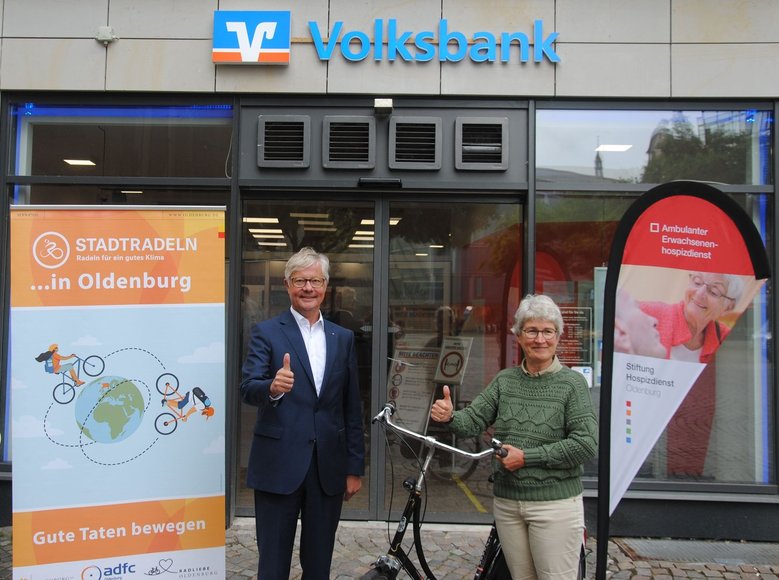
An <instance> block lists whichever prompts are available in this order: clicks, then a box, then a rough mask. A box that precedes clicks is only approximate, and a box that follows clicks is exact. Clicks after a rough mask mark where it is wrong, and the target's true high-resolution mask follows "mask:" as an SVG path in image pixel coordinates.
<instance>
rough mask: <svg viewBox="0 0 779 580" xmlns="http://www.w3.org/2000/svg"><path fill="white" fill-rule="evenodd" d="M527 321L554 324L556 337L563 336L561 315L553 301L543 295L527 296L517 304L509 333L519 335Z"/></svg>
mask: <svg viewBox="0 0 779 580" xmlns="http://www.w3.org/2000/svg"><path fill="white" fill-rule="evenodd" d="M528 320H543V321H546V322H551V323H552V324H554V326H555V329H556V330H557V335H558V336H562V334H563V314H562V312H560V307H559V306H557V304H555V303H554V300H552V299H551V298H549V296H545V295H544V294H528V295H527V296H525V297H524V298H523V299H522V301H521V302H520V303H519V308H517V311H516V313H515V314H514V326H512V327H511V332H513V333H514V334H516V335H519V333H520V331H521V330H522V327H523V326H524V325H525V322H527V321H528Z"/></svg>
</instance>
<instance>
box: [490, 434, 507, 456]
mask: <svg viewBox="0 0 779 580" xmlns="http://www.w3.org/2000/svg"><path fill="white" fill-rule="evenodd" d="M490 446H491V447H492V448H493V449H494V450H495V455H497V456H498V457H506V456H507V455H508V454H509V452H508V451H507V450H506V449H503V443H502V442H501V441H499V440H498V439H495V438H494V437H493V438H492V441H490Z"/></svg>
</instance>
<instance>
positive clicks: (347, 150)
mask: <svg viewBox="0 0 779 580" xmlns="http://www.w3.org/2000/svg"><path fill="white" fill-rule="evenodd" d="M322 159H323V160H322V165H323V166H324V167H326V168H328V169H333V168H338V169H372V168H373V167H374V166H375V164H376V122H375V121H374V119H373V117H354V116H349V117H345V116H332V117H325V118H324V131H323V134H322Z"/></svg>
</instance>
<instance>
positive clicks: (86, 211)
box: [10, 206, 225, 580]
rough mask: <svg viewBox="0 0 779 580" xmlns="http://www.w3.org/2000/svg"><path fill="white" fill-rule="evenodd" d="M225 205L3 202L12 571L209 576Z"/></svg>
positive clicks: (220, 444) (214, 573)
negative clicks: (6, 213) (7, 234)
mask: <svg viewBox="0 0 779 580" xmlns="http://www.w3.org/2000/svg"><path fill="white" fill-rule="evenodd" d="M224 215H225V212H224V208H221V207H219V208H213V207H206V208H199V207H198V208H194V207H165V208H159V207H146V206H122V207H105V206H100V207H68V206H57V207H48V206H47V207H40V206H34V207H31V206H24V207H12V211H11V324H10V351H11V353H10V364H11V367H10V368H11V409H12V419H13V431H12V445H11V453H12V461H13V467H14V470H13V528H14V529H13V566H14V572H13V575H14V578H15V579H20V580H21V579H25V578H36V579H43V580H45V579H47V578H49V579H53V578H106V577H112V578H113V577H116V578H119V577H123V578H127V577H135V576H138V577H143V576H157V575H160V574H167V575H170V574H174V575H176V576H177V577H187V578H193V577H198V578H201V577H216V578H223V577H224V575H225V552H224V539H225V535H224V521H225V505H224V486H225V476H224V466H225V437H224V433H225V420H224V417H225V379H224V377H225V372H224V370H225V366H224V364H225V353H224V351H225V304H224V300H225V229H224V222H225V220H224Z"/></svg>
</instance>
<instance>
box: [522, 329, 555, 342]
mask: <svg viewBox="0 0 779 580" xmlns="http://www.w3.org/2000/svg"><path fill="white" fill-rule="evenodd" d="M522 334H524V335H525V336H526V337H528V338H531V339H536V338H538V335H539V334H540V335H541V336H543V337H544V340H552V339H553V338H554V337H555V336H557V331H556V330H555V329H554V328H544V329H543V330H539V329H538V328H523V329H522Z"/></svg>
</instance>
